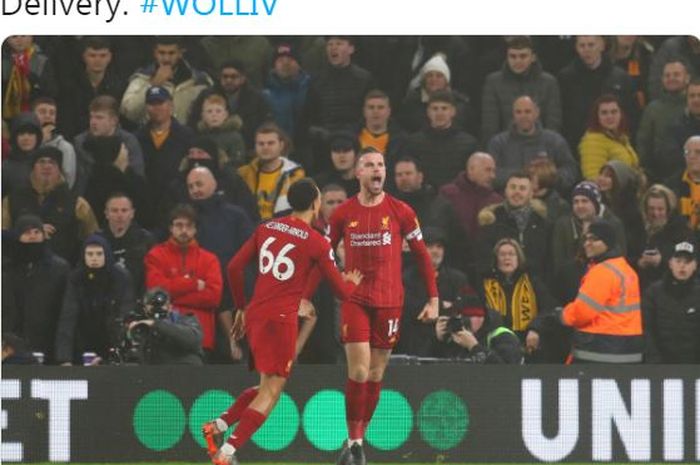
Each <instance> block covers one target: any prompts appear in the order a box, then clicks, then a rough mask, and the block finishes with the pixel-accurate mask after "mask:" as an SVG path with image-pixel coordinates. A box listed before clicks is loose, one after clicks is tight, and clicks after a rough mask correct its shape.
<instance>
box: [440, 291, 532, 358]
mask: <svg viewBox="0 0 700 465" xmlns="http://www.w3.org/2000/svg"><path fill="white" fill-rule="evenodd" d="M452 308H453V309H454V313H453V315H452V316H440V317H438V320H437V323H436V324H435V336H436V339H435V340H434V345H433V356H435V357H440V358H454V359H460V360H464V361H466V362H471V363H483V364H486V363H489V364H490V363H509V364H518V365H519V364H522V363H523V351H522V348H521V346H520V340H519V339H518V336H516V335H515V333H513V331H511V330H510V329H508V328H506V327H505V326H503V319H502V317H501V315H500V314H499V313H498V312H496V311H494V310H490V309H486V308H485V307H484V305H483V304H482V303H481V301H480V300H479V298H478V297H476V296H473V295H465V294H462V295H460V296H458V297H457V299H456V301H455V303H454V306H453V307H452Z"/></svg>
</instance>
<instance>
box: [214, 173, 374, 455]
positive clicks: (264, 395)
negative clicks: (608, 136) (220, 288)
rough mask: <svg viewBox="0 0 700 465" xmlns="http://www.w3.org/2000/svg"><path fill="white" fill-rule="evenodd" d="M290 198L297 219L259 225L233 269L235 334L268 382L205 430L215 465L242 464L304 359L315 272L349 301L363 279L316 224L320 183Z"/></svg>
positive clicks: (303, 185)
mask: <svg viewBox="0 0 700 465" xmlns="http://www.w3.org/2000/svg"><path fill="white" fill-rule="evenodd" d="M288 200H289V203H290V205H291V207H292V209H293V212H292V214H291V215H289V216H286V217H284V218H279V219H275V220H271V221H268V222H266V223H264V224H262V225H260V226H258V228H257V229H256V230H255V233H254V234H253V236H252V237H251V238H250V239H249V240H248V241H247V242H246V243H245V244H244V245H243V247H242V248H241V249H240V250H239V251H238V253H237V254H236V255H235V256H234V257H233V259H232V260H231V262H230V263H229V264H228V277H229V282H230V284H231V291H232V294H233V301H234V303H235V304H236V308H238V309H239V310H238V312H237V313H236V319H235V321H234V324H233V327H232V329H231V333H232V336H233V337H236V338H240V337H242V335H243V332H244V331H245V334H246V336H247V338H248V344H249V345H250V353H251V360H250V362H251V368H254V369H255V370H256V371H257V372H258V373H260V384H259V386H256V387H253V388H249V389H247V390H246V391H244V392H243V393H242V394H241V395H240V396H239V397H238V399H237V400H236V402H235V403H234V404H233V405H232V406H231V407H230V408H229V409H228V410H227V411H226V412H224V413H223V414H222V415H221V416H220V417H219V418H217V419H215V420H214V421H211V422H208V423H206V424H205V425H204V426H203V428H202V430H203V433H204V437H205V439H206V441H207V448H208V450H209V454H210V455H211V457H212V463H214V464H215V465H232V464H237V463H238V462H237V460H236V456H235V451H236V450H237V449H239V448H240V447H241V446H242V445H243V444H245V443H246V441H247V440H248V439H250V437H251V436H252V435H253V434H254V433H255V431H257V430H258V428H260V426H262V424H263V423H264V422H265V420H266V418H267V416H268V415H269V414H270V412H271V411H272V409H273V408H274V406H275V404H276V403H277V400H278V399H279V396H280V394H281V393H282V389H283V388H284V385H285V383H286V381H287V378H288V377H289V373H290V370H291V367H292V363H293V361H294V358H295V355H296V354H295V351H296V337H297V329H298V328H297V325H298V323H297V321H298V318H297V317H298V311H299V301H300V299H301V296H302V293H303V291H304V288H305V286H306V283H307V280H308V278H309V274H310V272H311V270H312V269H313V268H314V267H317V268H318V269H320V270H321V271H322V273H323V275H324V276H325V277H326V279H328V281H329V282H330V284H331V286H332V288H333V291H334V292H335V294H336V295H337V296H338V297H339V298H341V299H343V300H346V299H348V298H349V297H350V295H351V293H352V291H353V289H355V287H356V286H357V285H358V284H359V283H360V282H361V281H362V274H361V273H360V272H358V271H357V270H355V271H352V272H350V273H346V274H343V275H341V274H340V272H339V271H338V270H337V268H336V267H335V262H334V260H333V251H332V249H331V247H330V245H329V244H328V241H327V240H326V239H325V238H324V237H323V236H322V235H321V234H319V233H318V232H317V231H315V230H314V229H313V228H312V227H311V226H310V223H311V222H312V221H313V220H314V219H316V217H317V216H318V211H319V208H320V206H321V194H320V192H319V190H318V188H317V187H316V184H315V183H314V182H313V181H312V180H311V179H309V178H305V179H301V180H299V181H297V182H296V183H294V184H293V185H292V186H291V187H290V189H289V193H288ZM255 258H257V262H258V277H257V280H256V283H255V291H254V293H253V298H252V300H251V301H250V303H249V304H248V305H247V307H246V305H245V303H246V302H245V293H244V270H245V268H246V265H247V264H248V263H249V262H250V261H252V260H253V259H255ZM343 281H345V282H343ZM236 422H238V426H237V427H236V429H235V430H234V432H233V434H232V435H231V437H229V438H228V439H227V440H226V442H224V443H223V444H222V445H221V447H220V448H219V445H218V443H217V442H218V439H219V438H220V437H221V435H222V433H223V432H224V431H226V430H227V429H228V427H229V426H230V425H232V424H234V423H236Z"/></svg>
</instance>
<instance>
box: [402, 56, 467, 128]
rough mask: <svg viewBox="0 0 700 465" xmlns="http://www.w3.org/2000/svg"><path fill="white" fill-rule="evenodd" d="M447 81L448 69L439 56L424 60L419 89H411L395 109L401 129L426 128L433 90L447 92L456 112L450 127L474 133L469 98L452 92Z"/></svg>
mask: <svg viewBox="0 0 700 465" xmlns="http://www.w3.org/2000/svg"><path fill="white" fill-rule="evenodd" d="M450 78H451V73H450V67H449V66H448V65H447V61H446V60H445V56H444V55H443V54H442V53H436V54H435V55H434V56H433V57H432V58H430V59H429V60H428V61H426V62H425V64H424V65H423V68H421V74H420V87H418V88H416V89H413V90H411V91H410V92H409V93H408V94H407V95H406V98H405V99H404V100H403V102H401V105H400V107H399V111H398V113H397V119H398V121H399V124H400V125H401V127H403V128H404V129H405V130H406V131H408V132H409V133H412V132H416V131H418V130H419V129H421V128H422V127H423V126H425V125H427V124H428V119H427V116H426V109H427V106H428V100H429V99H430V95H431V94H432V93H434V92H436V91H451V92H452V95H453V96H454V105H455V109H456V115H455V119H454V124H455V125H456V126H457V127H459V128H460V129H462V130H464V131H466V132H468V133H470V134H475V131H476V118H475V114H474V109H473V108H472V104H471V102H470V100H469V97H467V96H466V95H464V94H462V93H460V92H458V91H456V90H455V89H452V87H451V86H450Z"/></svg>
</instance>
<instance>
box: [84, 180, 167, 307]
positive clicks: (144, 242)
mask: <svg viewBox="0 0 700 465" xmlns="http://www.w3.org/2000/svg"><path fill="white" fill-rule="evenodd" d="M104 215H105V218H106V219H107V226H106V227H105V228H104V229H102V231H99V232H98V233H97V234H100V235H102V236H103V237H104V238H105V239H106V240H107V242H108V243H109V245H110V248H111V249H112V255H114V263H115V264H116V265H117V266H120V267H122V268H124V269H126V270H127V271H128V272H129V274H130V275H131V281H132V283H133V285H134V293H135V295H137V296H140V295H143V293H144V292H145V290H146V276H145V271H144V264H143V259H144V257H145V256H146V254H147V253H148V251H149V250H151V247H153V246H154V245H155V243H156V241H155V238H154V237H153V235H152V234H151V233H150V232H148V231H147V230H145V229H143V228H142V227H141V226H140V225H139V224H138V223H137V222H136V221H135V220H134V218H135V215H136V212H135V210H134V204H133V202H132V200H131V198H129V196H128V195H126V194H124V193H123V192H115V193H113V194H112V195H111V196H110V197H109V198H108V199H107V202H106V203H105V212H104Z"/></svg>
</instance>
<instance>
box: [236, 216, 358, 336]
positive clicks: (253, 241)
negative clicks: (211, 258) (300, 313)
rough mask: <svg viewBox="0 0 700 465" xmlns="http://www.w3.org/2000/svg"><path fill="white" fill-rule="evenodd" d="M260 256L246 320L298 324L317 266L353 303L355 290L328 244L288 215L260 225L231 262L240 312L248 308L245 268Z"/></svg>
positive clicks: (237, 306)
mask: <svg viewBox="0 0 700 465" xmlns="http://www.w3.org/2000/svg"><path fill="white" fill-rule="evenodd" d="M256 257H257V265H258V276H257V280H256V282H255V292H254V294H253V298H252V300H251V302H250V304H249V305H248V306H247V308H246V319H247V320H248V321H250V320H251V319H258V318H271V319H273V320H276V321H289V322H290V323H294V324H296V321H297V310H298V308H299V301H300V300H301V296H302V292H303V290H304V287H305V286H306V284H307V280H308V278H309V274H310V271H311V270H312V269H313V268H314V266H315V265H318V267H319V269H320V270H321V272H322V273H323V275H324V276H325V277H326V279H328V280H329V282H330V283H331V286H332V287H333V290H334V292H335V293H336V295H337V296H339V297H340V298H341V299H343V300H347V298H348V297H349V295H350V292H352V289H353V288H354V287H355V286H354V284H352V283H345V282H343V278H342V276H341V275H340V272H339V271H338V269H337V268H336V266H335V261H334V260H333V251H332V250H331V247H330V245H329V244H328V241H327V240H326V239H325V238H324V237H323V236H321V234H319V233H318V232H317V231H315V230H314V229H312V228H311V227H310V226H309V225H307V224H306V223H304V222H303V221H301V220H299V219H297V218H294V217H292V216H286V217H284V218H279V219H276V220H272V221H268V222H266V223H264V224H261V225H260V226H258V228H257V229H256V230H255V233H253V235H252V236H251V237H250V239H248V241H247V242H246V243H245V244H244V245H243V247H241V249H240V250H239V251H238V253H237V254H236V255H235V256H234V257H233V259H231V261H230V262H229V264H228V267H227V271H228V278H229V283H230V285H231V292H232V294H233V301H234V303H235V305H236V308H245V293H244V270H245V267H246V265H247V264H248V263H249V262H250V261H251V260H253V258H256Z"/></svg>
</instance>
